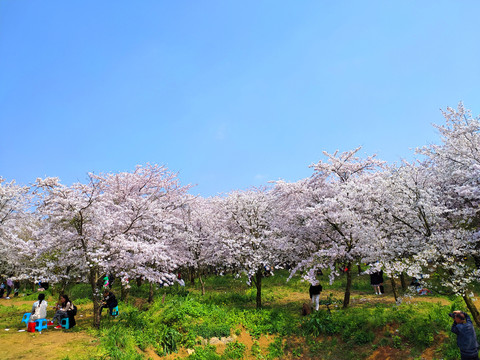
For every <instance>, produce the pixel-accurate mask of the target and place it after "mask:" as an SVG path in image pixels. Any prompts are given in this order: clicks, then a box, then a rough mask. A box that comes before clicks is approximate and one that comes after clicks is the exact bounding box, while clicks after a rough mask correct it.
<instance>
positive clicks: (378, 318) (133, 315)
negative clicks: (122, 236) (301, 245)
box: [0, 272, 465, 360]
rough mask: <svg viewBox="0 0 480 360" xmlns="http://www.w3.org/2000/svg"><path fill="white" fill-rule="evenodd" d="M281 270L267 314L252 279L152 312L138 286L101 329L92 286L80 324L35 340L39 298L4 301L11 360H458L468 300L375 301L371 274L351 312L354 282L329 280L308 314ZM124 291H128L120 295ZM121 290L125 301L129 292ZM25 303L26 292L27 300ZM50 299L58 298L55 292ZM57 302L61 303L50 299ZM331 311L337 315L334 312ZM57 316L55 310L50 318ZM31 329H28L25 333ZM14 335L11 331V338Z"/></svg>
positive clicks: (227, 281)
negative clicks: (459, 329) (458, 329)
mask: <svg viewBox="0 0 480 360" xmlns="http://www.w3.org/2000/svg"><path fill="white" fill-rule="evenodd" d="M287 276H288V274H287V273H286V272H283V273H282V272H280V273H278V274H276V275H275V276H271V277H268V278H265V279H264V288H263V291H262V295H263V296H262V298H263V305H264V306H263V308H262V309H261V310H257V309H256V308H255V295H256V292H255V289H254V288H251V287H248V286H247V284H246V281H245V280H246V279H245V278H235V277H233V276H229V275H228V276H223V277H214V276H212V277H210V278H208V279H207V281H206V294H205V295H204V296H202V295H201V291H200V288H199V284H198V283H196V284H195V285H192V284H190V283H187V285H186V287H185V288H182V287H178V286H172V287H169V288H162V289H157V291H156V296H155V300H154V302H153V303H151V304H149V303H148V302H147V301H146V299H147V297H148V285H147V284H145V285H142V286H141V287H140V288H137V287H136V286H135V285H132V288H131V290H130V295H129V300H128V301H127V302H120V304H119V308H120V315H119V316H118V317H117V318H116V319H111V318H109V317H108V316H106V314H105V312H104V318H103V320H104V321H103V322H102V327H101V329H99V330H96V329H92V327H91V322H92V314H91V312H92V304H91V302H90V301H89V299H88V293H89V290H88V286H86V285H75V286H73V287H71V288H70V289H69V290H68V294H69V295H70V296H71V298H72V299H73V301H74V303H75V304H76V305H77V306H78V309H79V312H78V314H77V317H76V319H77V326H76V327H75V328H73V329H70V330H55V329H51V328H49V329H48V330H45V331H43V332H42V333H28V332H25V331H22V332H19V331H18V330H24V329H25V326H24V324H21V323H20V320H21V318H22V315H23V313H24V312H27V311H29V310H30V309H31V305H32V303H33V302H34V301H35V300H36V297H37V294H32V295H29V296H19V297H17V298H12V299H10V300H6V299H1V300H0V356H1V358H2V359H63V360H67V359H70V360H74V359H125V360H130V359H133V360H135V359H165V360H170V359H190V360H210V359H212V360H213V359H266V360H267V359H339V360H342V359H345V360H348V359H352V360H353V359H370V360H372V359H378V360H380V359H381V360H387V359H400V360H401V359H445V360H447V359H458V358H459V353H458V350H457V348H456V343H455V335H454V334H451V333H450V331H449V329H450V326H451V321H450V318H449V317H448V315H447V314H448V313H449V312H450V311H452V309H460V310H465V306H464V304H463V300H461V299H455V298H446V297H441V296H434V295H429V296H410V295H408V294H407V295H405V296H403V297H402V302H401V304H397V303H395V301H394V298H393V296H392V294H391V291H390V288H389V287H388V286H386V293H385V294H384V295H381V296H377V295H374V292H373V289H372V288H371V287H370V285H369V278H368V276H356V277H355V279H354V283H353V292H352V300H351V307H350V308H348V309H346V310H342V309H341V301H342V299H343V286H344V284H343V283H344V279H339V281H337V282H336V283H334V284H333V285H328V283H327V280H326V279H324V281H323V286H324V291H323V292H322V294H321V298H320V299H321V303H322V305H321V307H320V310H319V311H318V312H314V313H313V314H311V315H309V316H305V317H304V316H302V315H301V308H302V304H303V303H304V302H308V301H309V298H308V284H307V283H304V282H302V281H301V280H300V279H299V278H293V279H292V280H290V281H289V282H287V281H286V278H287ZM117 290H118V291H117ZM114 291H115V292H116V293H117V294H119V293H120V291H119V289H115V288H114ZM21 295H22V294H21ZM47 295H50V294H49V293H47ZM48 300H49V304H51V305H53V304H54V297H53V296H49V297H48ZM327 304H328V308H327ZM48 316H49V317H52V316H53V309H51V310H49V313H48ZM22 325H23V326H22ZM7 329H8V330H7Z"/></svg>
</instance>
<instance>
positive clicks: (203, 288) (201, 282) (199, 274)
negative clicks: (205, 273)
mask: <svg viewBox="0 0 480 360" xmlns="http://www.w3.org/2000/svg"><path fill="white" fill-rule="evenodd" d="M198 280H199V281H200V284H201V285H202V295H205V282H204V281H203V278H202V273H201V272H200V273H198Z"/></svg>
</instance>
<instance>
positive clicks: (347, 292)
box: [343, 262, 352, 309]
mask: <svg viewBox="0 0 480 360" xmlns="http://www.w3.org/2000/svg"><path fill="white" fill-rule="evenodd" d="M351 268H352V263H351V262H349V263H348V264H347V271H346V274H347V286H346V288H345V297H344V298H343V308H344V309H346V308H347V307H348V304H350V289H351V287H352V269H351Z"/></svg>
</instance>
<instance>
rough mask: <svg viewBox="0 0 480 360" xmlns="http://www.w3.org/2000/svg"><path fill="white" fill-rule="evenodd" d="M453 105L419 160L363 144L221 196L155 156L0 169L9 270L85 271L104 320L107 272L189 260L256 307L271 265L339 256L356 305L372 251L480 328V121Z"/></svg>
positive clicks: (304, 264)
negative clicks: (246, 288) (289, 177)
mask: <svg viewBox="0 0 480 360" xmlns="http://www.w3.org/2000/svg"><path fill="white" fill-rule="evenodd" d="M444 116H445V119H446V123H445V124H444V125H442V126H437V129H438V130H439V132H440V135H441V143H440V144H438V145H429V146H425V147H422V148H419V149H418V150H417V153H418V159H417V160H415V161H413V162H410V163H409V162H406V161H404V162H402V163H401V164H398V165H397V164H395V165H389V164H386V163H385V162H383V161H380V160H378V159H376V157H375V156H370V157H366V158H361V157H359V156H358V153H359V150H360V148H358V149H355V150H352V151H348V152H345V153H338V152H337V153H334V154H328V153H324V154H325V160H322V161H319V162H318V163H316V164H313V165H311V168H312V170H313V174H312V175H311V176H310V177H309V178H306V179H302V180H300V181H297V182H294V183H289V182H284V181H278V182H276V183H273V184H272V185H271V186H270V187H268V188H262V189H250V190H247V191H234V192H232V193H230V194H227V195H225V196H216V197H212V198H202V197H198V196H192V195H190V194H189V189H190V186H182V185H180V183H179V180H178V177H177V175H176V174H174V173H172V172H170V171H168V169H166V168H165V167H163V166H158V165H146V166H139V167H137V168H136V169H135V170H134V171H133V172H127V173H118V174H101V175H95V174H89V176H88V182H86V183H76V184H73V185H71V186H65V185H62V184H61V183H60V182H59V180H58V179H57V178H46V179H37V181H36V182H35V183H34V184H32V185H30V186H19V185H16V184H15V183H14V182H6V181H5V180H2V181H1V183H0V185H1V186H0V256H1V257H2V260H4V261H2V263H1V265H0V266H1V269H0V271H1V272H2V273H4V274H9V275H13V276H14V277H16V278H18V279H22V278H31V277H32V276H33V277H36V278H42V279H49V280H50V281H52V282H57V283H64V284H65V283H66V282H67V281H72V280H75V281H85V282H88V283H89V284H90V285H91V289H92V293H93V295H94V314H95V318H94V325H95V326H99V325H100V318H99V317H98V306H99V303H100V293H99V289H100V287H99V282H101V280H100V279H101V277H102V276H103V275H104V274H114V275H115V276H116V277H119V278H123V279H126V278H129V279H134V278H141V279H143V280H146V281H148V282H150V284H171V283H172V281H174V279H175V275H174V274H175V273H176V272H177V271H178V270H179V269H185V268H188V269H190V270H191V271H192V272H194V273H196V276H197V278H199V279H200V281H201V282H202V274H203V273H204V272H205V270H206V269H212V268H213V269H218V270H223V271H225V270H229V271H233V272H238V273H241V272H243V273H246V274H248V276H249V278H250V279H251V280H252V281H253V283H254V284H255V286H256V288H257V306H258V307H260V306H261V282H262V276H263V274H264V269H265V267H266V266H274V267H276V268H279V267H285V266H289V267H291V268H292V275H293V274H294V273H296V272H298V271H301V272H303V273H304V274H307V275H306V277H307V278H308V274H312V270H316V269H330V271H329V273H330V279H331V281H333V280H334V279H335V277H336V276H338V275H340V271H339V268H342V269H347V270H346V278H347V285H346V289H345V297H344V302H343V306H344V307H347V306H348V304H349V301H350V287H351V281H352V276H351V271H352V267H353V266H354V265H355V264H359V263H364V262H368V263H371V264H375V265H374V266H373V268H375V267H381V268H383V270H384V272H386V273H387V274H388V275H389V276H390V277H391V278H392V279H395V278H396V277H399V276H402V275H403V274H405V273H407V274H409V275H411V276H415V277H420V276H422V277H423V279H425V280H426V281H430V282H431V283H432V284H434V285H435V286H437V290H438V291H443V292H446V293H447V292H448V293H452V294H459V295H461V296H463V298H464V300H465V302H466V304H467V306H468V307H469V309H470V310H471V312H472V314H473V317H474V318H475V321H476V322H477V325H479V326H480V314H479V313H478V311H477V310H476V308H475V305H474V303H473V301H472V298H471V296H470V294H471V289H472V285H473V283H474V282H476V281H478V276H479V271H480V241H479V240H480V239H479V234H480V232H479V230H478V228H479V221H480V212H479V210H480V208H479V201H480V186H479V185H480V184H479V182H480V121H479V118H473V117H472V116H471V114H470V112H469V111H468V110H466V109H464V107H463V105H462V104H460V105H459V106H458V108H457V109H451V108H448V109H447V111H446V112H444ZM202 284H203V282H202ZM392 284H394V282H392ZM394 290H395V289H394ZM395 296H396V292H395Z"/></svg>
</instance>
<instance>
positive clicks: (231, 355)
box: [222, 341, 247, 359]
mask: <svg viewBox="0 0 480 360" xmlns="http://www.w3.org/2000/svg"><path fill="white" fill-rule="evenodd" d="M246 350H247V347H246V346H245V345H244V344H242V343H239V342H238V341H235V342H232V343H229V344H227V348H226V349H225V353H224V354H223V356H222V358H225V359H243V357H244V356H245V351H246Z"/></svg>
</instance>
